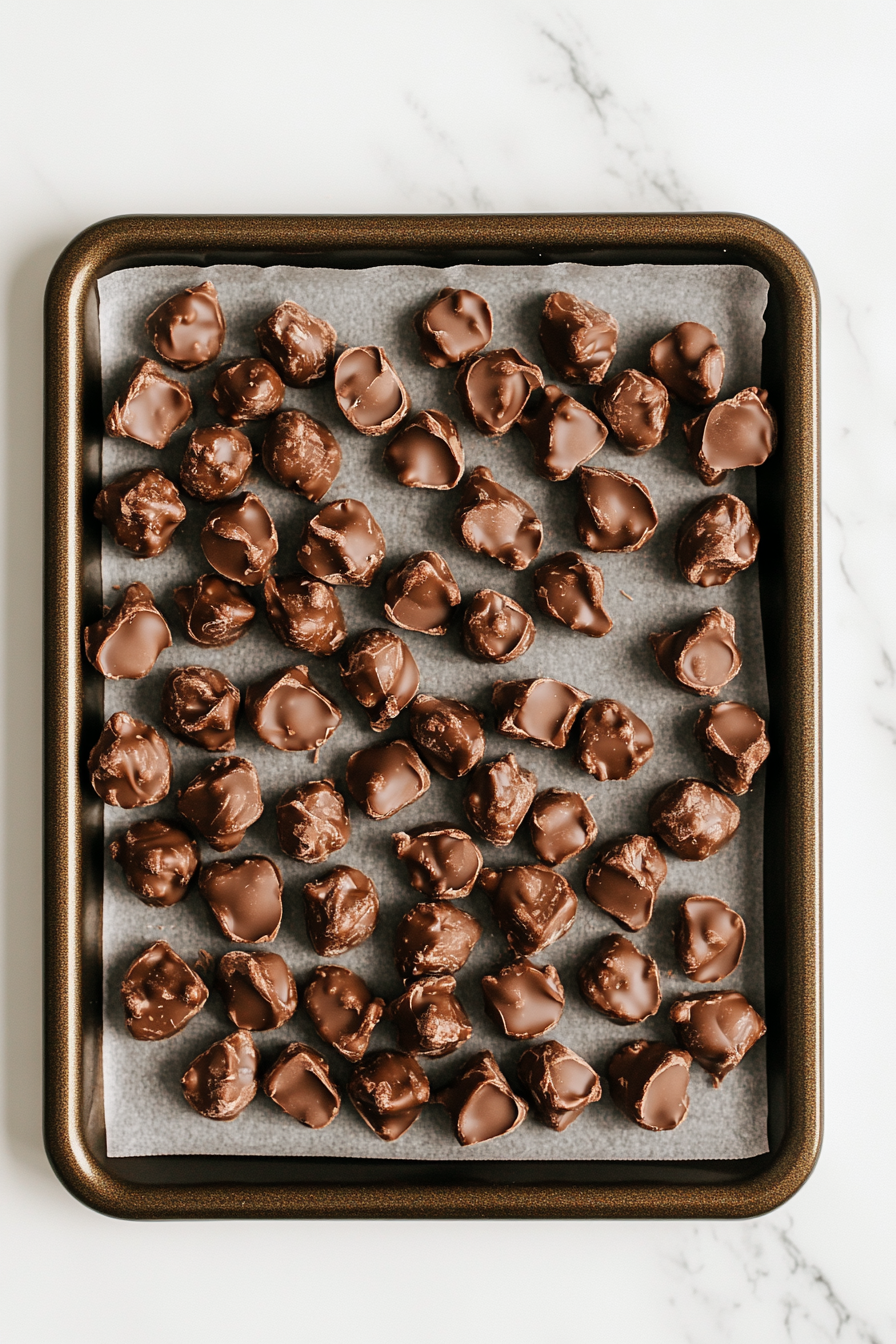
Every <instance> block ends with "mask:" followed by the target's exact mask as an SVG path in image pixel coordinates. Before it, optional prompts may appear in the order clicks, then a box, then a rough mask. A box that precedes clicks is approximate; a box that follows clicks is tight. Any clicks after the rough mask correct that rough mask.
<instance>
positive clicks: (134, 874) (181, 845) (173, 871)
mask: <svg viewBox="0 0 896 1344" xmlns="http://www.w3.org/2000/svg"><path fill="white" fill-rule="evenodd" d="M109 853H110V854H111V855H112V858H113V859H114V860H115V862H116V863H117V864H118V865H119V866H120V868H121V870H122V872H123V874H124V880H125V881H126V882H127V884H128V886H129V887H130V889H131V891H132V892H133V893H134V895H135V896H139V897H140V900H141V901H142V902H143V904H144V905H154V906H168V905H176V904H177V902H178V901H182V900H183V898H184V897H185V896H186V894H187V888H188V887H189V885H190V881H191V879H192V877H193V874H194V873H195V871H196V869H197V868H198V867H199V846H198V845H197V844H196V841H195V840H191V839H190V837H189V836H188V835H187V833H186V831H182V830H181V829H180V827H179V826H172V825H171V823H170V822H167V821H160V820H159V819H158V818H153V819H152V821H137V822H135V823H134V825H133V826H131V827H130V828H129V829H128V830H127V831H126V832H125V835H124V836H123V838H122V839H121V840H113V841H112V842H111V843H110V845H109Z"/></svg>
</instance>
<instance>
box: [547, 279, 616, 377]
mask: <svg viewBox="0 0 896 1344" xmlns="http://www.w3.org/2000/svg"><path fill="white" fill-rule="evenodd" d="M618 336H619V323H618V322H617V321H616V319H615V317H611V316H610V314H609V313H605V312H604V310H603V309H602V308H597V307H596V306H595V305H594V304H593V303H589V302H588V300H587V299H580V298H577V297H576V295H575V294H566V293H564V292H563V291H562V290H561V291H558V292H556V293H554V294H549V295H548V297H547V298H546V299H545V301H544V308H543V310H542V314H541V321H540V322H539V324H538V339H539V340H540V341H541V347H542V349H543V350H544V353H545V355H546V357H547V361H548V363H549V364H550V366H551V368H552V369H553V370H554V371H555V372H556V373H558V374H559V375H560V377H561V378H563V379H565V381H566V382H567V383H590V384H592V385H594V384H597V383H602V382H603V380H604V377H605V375H606V372H607V369H608V368H609V367H610V365H611V363H612V362H613V357H614V356H615V354H616V340H617V337H618Z"/></svg>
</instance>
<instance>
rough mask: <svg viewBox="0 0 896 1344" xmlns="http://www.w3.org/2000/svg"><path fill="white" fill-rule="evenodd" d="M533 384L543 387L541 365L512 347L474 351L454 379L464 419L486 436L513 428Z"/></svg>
mask: <svg viewBox="0 0 896 1344" xmlns="http://www.w3.org/2000/svg"><path fill="white" fill-rule="evenodd" d="M536 387H544V378H543V377H542V373H541V369H539V367H538V365H537V364H533V363H532V361H531V360H528V359H526V356H525V355H521V354H520V352H519V350H514V349H513V348H512V347H507V348H505V349H502V350H490V351H489V352H488V354H485V355H474V356H473V357H472V358H471V359H468V360H467V361H466V363H465V364H464V365H463V366H462V367H461V369H460V371H459V372H458V375H457V378H456V380H455V383H454V390H455V392H456V393H457V396H458V400H459V401H460V404H461V406H462V408H463V411H464V414H465V415H466V417H467V419H468V420H469V421H470V423H471V424H473V425H475V427H476V428H477V429H478V430H479V433H480V434H487V435H488V436H489V437H490V438H500V437H501V436H502V435H504V434H506V433H507V431H508V430H509V429H512V428H513V426H514V425H515V424H516V423H517V421H518V420H519V418H520V416H521V415H522V413H523V411H524V409H525V406H526V402H527V401H528V400H529V394H530V393H531V392H532V391H534V389H535V388H536Z"/></svg>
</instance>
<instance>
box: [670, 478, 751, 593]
mask: <svg viewBox="0 0 896 1344" xmlns="http://www.w3.org/2000/svg"><path fill="white" fill-rule="evenodd" d="M758 549H759V528H758V527H757V526H756V524H755V522H754V521H753V515H752V514H751V513H750V510H749V509H748V508H747V506H746V504H745V503H744V502H743V500H742V499H738V498H737V496H736V495H716V496H714V498H712V499H706V500H703V501H702V502H701V503H700V504H698V505H697V506H696V508H693V509H691V511H690V513H688V514H687V516H686V517H685V519H684V521H683V522H682V524H681V527H680V528H679V529H678V537H677V539H676V542H675V558H676V560H677V561H678V568H679V569H680V570H681V572H682V574H683V575H684V577H685V578H686V579H687V581H688V583H697V584H699V585H700V587H701V588H715V587H718V586H719V585H720V584H723V583H729V582H730V581H731V579H733V578H734V576H735V574H741V573H742V572H743V571H744V570H745V569H749V568H750V566H751V565H752V563H753V561H754V560H755V559H756V552H757V550H758Z"/></svg>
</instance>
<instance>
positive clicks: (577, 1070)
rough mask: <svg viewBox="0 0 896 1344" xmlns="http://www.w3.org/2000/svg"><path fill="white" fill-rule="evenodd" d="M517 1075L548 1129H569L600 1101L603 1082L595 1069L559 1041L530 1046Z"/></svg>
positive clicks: (518, 1062) (519, 1063) (521, 1056)
mask: <svg viewBox="0 0 896 1344" xmlns="http://www.w3.org/2000/svg"><path fill="white" fill-rule="evenodd" d="M516 1072H517V1077H518V1078H519V1080H520V1082H521V1083H522V1085H523V1087H524V1088H525V1089H526V1091H527V1092H528V1093H529V1097H530V1099H531V1102H532V1106H533V1108H534V1110H535V1113H536V1115H537V1116H538V1117H539V1119H540V1120H542V1121H543V1122H544V1123H545V1124H546V1125H547V1127H548V1129H553V1130H557V1131H560V1130H564V1129H567V1128H568V1127H569V1126H570V1125H571V1124H572V1123H573V1121H574V1120H578V1118H579V1116H580V1115H581V1114H582V1112H583V1111H584V1110H585V1108H586V1107H587V1106H591V1105H592V1104H593V1103H594V1102H595V1101H600V1096H601V1087H600V1079H599V1078H598V1076H597V1074H596V1073H595V1072H594V1069H592V1067H591V1065H590V1064H586V1063H585V1061H584V1059H582V1058H581V1056H580V1055H577V1054H576V1053H575V1051H573V1050H570V1049H569V1047H568V1046H565V1045H561V1044H560V1042H559V1041H543V1042H542V1044H541V1045H530V1046H529V1048H528V1050H524V1051H523V1053H522V1054H521V1055H520V1057H519V1059H518V1060H517V1065H516Z"/></svg>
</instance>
